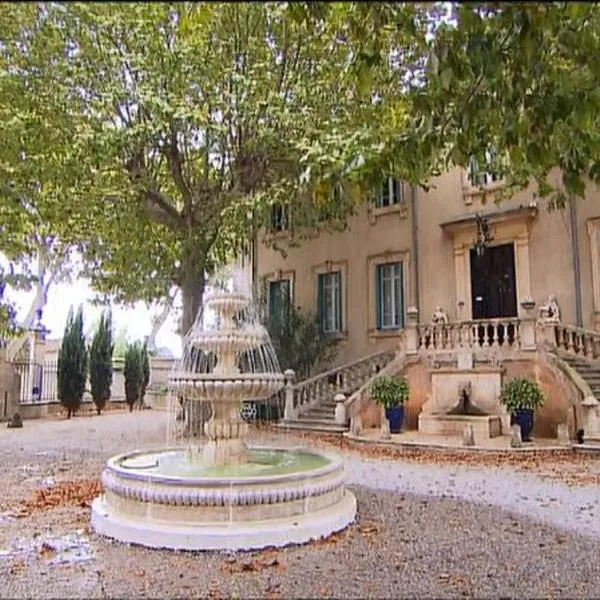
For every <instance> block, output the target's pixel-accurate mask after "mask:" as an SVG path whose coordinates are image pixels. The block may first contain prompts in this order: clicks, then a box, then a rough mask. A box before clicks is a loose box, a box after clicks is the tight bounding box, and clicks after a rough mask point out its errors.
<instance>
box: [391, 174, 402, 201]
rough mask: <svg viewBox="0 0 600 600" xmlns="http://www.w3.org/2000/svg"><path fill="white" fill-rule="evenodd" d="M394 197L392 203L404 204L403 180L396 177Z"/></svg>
mask: <svg viewBox="0 0 600 600" xmlns="http://www.w3.org/2000/svg"><path fill="white" fill-rule="evenodd" d="M393 190H394V199H393V202H390V204H402V182H401V181H400V180H399V179H394V186H393Z"/></svg>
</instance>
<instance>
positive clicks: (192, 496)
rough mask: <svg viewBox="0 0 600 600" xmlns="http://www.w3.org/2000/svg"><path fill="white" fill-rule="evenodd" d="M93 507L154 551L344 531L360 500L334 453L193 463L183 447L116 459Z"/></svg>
mask: <svg viewBox="0 0 600 600" xmlns="http://www.w3.org/2000/svg"><path fill="white" fill-rule="evenodd" d="M102 483H103V486H104V494H103V495H102V496H101V497H100V498H97V499H96V500H95V501H94V503H93V505H92V526H93V528H94V530H95V531H96V532H98V533H100V534H103V535H106V536H109V537H112V538H116V539H118V540H121V541H124V542H129V543H136V544H140V545H143V546H150V547H154V548H171V549H186V550H246V549H258V548H264V547H267V546H284V545H287V544H291V543H304V542H307V541H310V540H311V539H318V538H320V537H325V536H327V535H329V534H331V533H333V532H335V531H339V530H341V529H344V528H345V527H346V526H347V525H348V524H350V523H351V522H352V521H353V520H354V518H355V514H356V500H355V498H354V496H353V494H351V493H350V492H349V491H347V490H346V489H345V486H344V470H343V463H342V461H341V460H340V459H339V458H337V457H335V456H332V455H329V454H326V453H321V452H314V451H307V450H300V449H281V448H257V447H254V448H250V449H249V461H248V462H247V463H245V464H242V465H226V466H207V467H204V466H199V465H197V464H193V463H188V462H187V461H186V459H185V451H184V450H182V449H181V448H172V449H164V450H158V451H155V452H132V453H128V454H123V455H120V456H116V457H113V458H111V459H110V460H109V461H108V463H107V465H106V468H105V470H104V472H103V474H102Z"/></svg>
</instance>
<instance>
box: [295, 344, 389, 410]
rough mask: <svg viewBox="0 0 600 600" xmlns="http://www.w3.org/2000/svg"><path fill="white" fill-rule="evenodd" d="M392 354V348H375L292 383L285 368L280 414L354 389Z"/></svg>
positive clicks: (383, 364)
mask: <svg viewBox="0 0 600 600" xmlns="http://www.w3.org/2000/svg"><path fill="white" fill-rule="evenodd" d="M394 355H395V350H384V351H382V352H377V353H375V354H371V355H369V356H366V357H364V358H361V359H359V360H357V361H355V362H352V363H348V364H346V365H342V366H340V367H336V368H335V369H330V370H329V371H325V372H323V373H319V374H318V375H315V376H314V377H311V378H309V379H305V380H304V381H301V382H299V383H297V384H294V372H293V371H291V370H288V371H286V372H285V376H286V398H285V415H284V418H285V419H286V420H291V419H295V418H297V417H298V416H299V415H300V414H301V413H302V412H303V411H304V410H306V409H308V408H309V407H311V406H314V405H316V404H318V403H319V402H320V400H321V399H325V398H333V397H334V396H335V395H336V394H339V393H350V392H352V391H354V390H355V389H357V388H359V387H360V386H361V385H362V384H363V383H364V382H365V381H367V380H369V379H370V378H371V377H372V376H373V375H374V374H375V373H378V372H379V371H380V370H381V369H382V368H383V367H385V365H387V364H388V363H389V362H390V361H391V360H392V359H393V357H394Z"/></svg>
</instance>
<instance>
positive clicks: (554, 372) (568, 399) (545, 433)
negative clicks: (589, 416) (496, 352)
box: [503, 355, 580, 438]
mask: <svg viewBox="0 0 600 600" xmlns="http://www.w3.org/2000/svg"><path fill="white" fill-rule="evenodd" d="M504 366H505V367H506V373H505V375H504V378H503V379H504V381H506V380H508V379H513V378H515V377H530V378H531V379H533V380H535V381H536V382H537V383H538V385H539V386H540V388H541V389H542V391H543V392H544V395H545V396H546V401H545V403H544V406H542V407H541V408H539V409H538V410H537V411H536V414H535V424H534V429H533V435H534V436H537V437H544V438H554V437H556V428H557V426H558V425H559V424H561V423H568V425H569V431H570V434H571V436H572V437H573V436H574V435H575V429H576V426H577V425H576V421H577V420H578V419H577V416H576V415H575V411H574V406H575V405H576V404H577V402H578V401H579V400H580V398H579V393H578V391H577V389H576V388H575V386H574V385H573V383H572V382H571V381H570V380H569V379H568V378H567V377H566V376H565V375H564V374H563V373H561V372H560V371H559V370H558V369H556V368H554V367H553V366H552V365H551V363H550V362H549V361H548V360H547V359H546V358H545V357H544V356H543V355H540V356H538V358H537V359H536V360H535V361H524V360H515V361H507V362H506V363H504ZM579 419H580V417H579Z"/></svg>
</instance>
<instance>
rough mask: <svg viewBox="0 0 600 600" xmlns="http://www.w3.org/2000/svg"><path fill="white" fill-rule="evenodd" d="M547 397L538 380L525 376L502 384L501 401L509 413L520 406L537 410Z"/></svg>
mask: <svg viewBox="0 0 600 600" xmlns="http://www.w3.org/2000/svg"><path fill="white" fill-rule="evenodd" d="M544 401H545V397H544V394H543V392H542V390H541V389H540V387H539V385H538V384H537V382H535V381H533V380H532V379H527V378H525V377H522V378H516V379H511V380H510V381H507V382H506V383H505V384H504V385H503V386H502V394H501V396H500V402H502V404H504V406H505V407H506V410H507V411H508V412H509V413H511V414H512V413H514V412H515V411H516V410H518V409H520V408H529V409H532V410H535V409H536V408H539V407H540V406H542V405H543V404H544Z"/></svg>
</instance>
